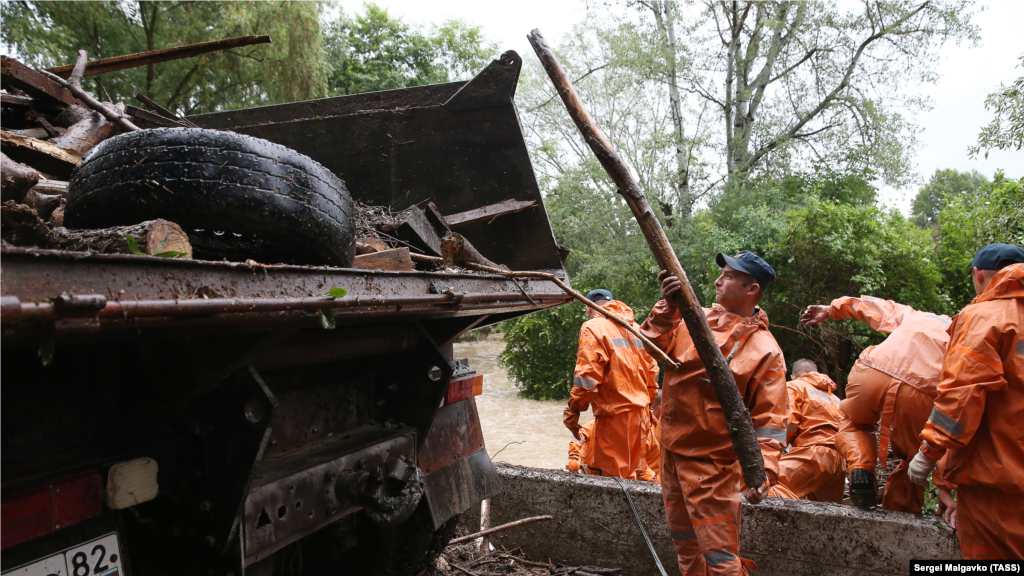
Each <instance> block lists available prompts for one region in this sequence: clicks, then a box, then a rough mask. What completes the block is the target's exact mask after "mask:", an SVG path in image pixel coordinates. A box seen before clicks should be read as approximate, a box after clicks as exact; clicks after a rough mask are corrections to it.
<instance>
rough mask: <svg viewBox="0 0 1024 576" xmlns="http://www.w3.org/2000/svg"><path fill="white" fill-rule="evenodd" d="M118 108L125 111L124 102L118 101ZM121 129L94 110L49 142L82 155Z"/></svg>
mask: <svg viewBox="0 0 1024 576" xmlns="http://www.w3.org/2000/svg"><path fill="white" fill-rule="evenodd" d="M116 108H117V109H118V111H119V112H124V104H121V103H118V104H117V106H116ZM120 131H121V127H120V126H118V125H117V124H115V123H113V122H110V121H108V120H107V119H106V118H105V117H103V115H102V114H100V113H99V112H93V113H92V114H89V115H88V116H86V117H85V119H84V120H82V121H80V122H78V123H76V124H74V125H73V126H71V127H70V128H68V129H67V130H65V131H64V133H63V134H61V135H60V136H57V137H56V138H53V139H51V140H50V141H49V142H50V144H53V145H54V146H56V147H58V148H63V149H64V150H67V151H68V152H71V153H73V154H77V155H79V156H81V155H83V154H85V153H86V152H87V151H89V149H90V148H92V147H93V146H95V145H97V144H99V143H100V142H102V141H104V140H106V139H107V138H110V137H111V136H114V135H115V134H117V133H119V132H120Z"/></svg>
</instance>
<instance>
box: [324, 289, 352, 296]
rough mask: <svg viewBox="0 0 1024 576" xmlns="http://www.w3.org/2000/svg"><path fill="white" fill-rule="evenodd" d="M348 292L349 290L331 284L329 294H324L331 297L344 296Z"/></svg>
mask: <svg viewBox="0 0 1024 576" xmlns="http://www.w3.org/2000/svg"><path fill="white" fill-rule="evenodd" d="M346 294H348V290H346V289H344V288H339V287H337V286H331V289H330V290H328V291H327V294H324V296H327V297H329V298H344V297H345V295H346Z"/></svg>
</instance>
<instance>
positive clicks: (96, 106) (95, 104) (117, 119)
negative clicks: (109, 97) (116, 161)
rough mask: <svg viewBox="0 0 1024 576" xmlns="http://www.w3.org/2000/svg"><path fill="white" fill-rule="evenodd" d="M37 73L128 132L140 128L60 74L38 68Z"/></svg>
mask: <svg viewBox="0 0 1024 576" xmlns="http://www.w3.org/2000/svg"><path fill="white" fill-rule="evenodd" d="M39 73H40V74H42V75H43V76H46V77H47V78H49V79H50V80H53V81H54V82H56V83H57V84H58V85H60V86H62V87H64V88H66V89H67V90H68V91H70V92H71V93H72V94H74V95H75V97H76V98H78V99H79V100H81V101H82V103H83V104H85V105H86V106H88V107H89V108H92V109H93V110H95V111H97V112H99V113H100V114H103V115H104V116H106V118H107V120H110V121H111V122H114V123H116V124H117V125H118V126H120V127H121V128H124V129H125V130H127V131H129V132H136V131H138V130H141V128H139V127H138V126H136V125H135V124H132V123H131V122H129V121H128V119H127V118H125V117H124V116H121V115H120V114H115V113H114V112H112V111H111V110H110V109H109V108H107V107H106V106H104V105H103V103H102V102H100V101H99V100H97V99H95V98H93V96H92V94H89V93H88V92H86V91H85V90H82V88H81V86H72V85H71V84H69V83H68V81H67V80H65V79H63V78H61V77H60V76H57V75H55V74H51V73H49V72H47V71H46V70H40V71H39Z"/></svg>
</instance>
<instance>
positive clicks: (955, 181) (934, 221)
mask: <svg viewBox="0 0 1024 576" xmlns="http://www.w3.org/2000/svg"><path fill="white" fill-rule="evenodd" d="M987 184H988V178H986V177H985V176H984V175H982V174H981V172H978V171H977V170H971V171H970V172H959V171H957V170H955V169H952V168H946V169H939V168H937V169H936V170H935V173H934V174H932V177H931V178H930V179H929V180H928V183H927V184H925V185H924V186H922V187H921V190H919V191H918V193H917V196H916V197H914V204H913V214H912V215H911V218H910V219H911V221H912V222H913V223H914V224H917V225H918V226H919V227H921V228H931V227H935V226H937V225H938V223H939V212H941V211H942V208H943V207H944V206H945V205H946V203H947V202H949V201H950V200H952V199H953V198H956V197H958V196H960V195H963V194H968V195H976V194H978V193H979V192H981V191H982V190H983V189H984V188H986V186H987Z"/></svg>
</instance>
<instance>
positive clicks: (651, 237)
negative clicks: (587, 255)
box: [527, 30, 767, 489]
mask: <svg viewBox="0 0 1024 576" xmlns="http://www.w3.org/2000/svg"><path fill="white" fill-rule="evenodd" d="M527 38H528V39H529V40H530V44H531V45H533V49H534V51H536V53H537V57H538V58H539V59H540V61H541V64H542V65H543V66H544V69H545V70H547V73H548V76H549V77H550V78H551V81H552V83H553V84H554V85H555V89H556V90H557V91H558V94H559V96H561V98H562V102H563V103H564V104H565V107H566V109H567V110H568V111H569V116H571V117H572V119H573V122H575V124H576V128H578V129H579V131H580V132H581V133H582V134H583V139H584V140H585V141H586V142H587V144H588V145H589V146H590V149H591V150H592V151H593V152H594V155H595V156H597V159H598V161H599V162H601V165H602V166H603V167H604V169H605V171H606V172H608V175H609V176H610V177H611V179H612V181H614V182H615V185H616V186H617V187H618V191H619V194H620V195H621V196H622V197H623V199H625V201H626V204H628V205H629V207H630V209H631V210H632V211H633V216H634V217H635V218H636V221H637V223H638V224H639V225H640V230H641V231H642V232H643V234H644V237H645V238H646V239H647V245H648V246H649V247H650V248H651V251H652V252H653V253H654V258H655V260H657V262H658V265H659V266H660V267H661V269H662V270H667V271H668V273H669V274H671V275H672V276H675V277H677V278H678V279H679V281H680V283H681V284H682V288H681V289H680V290H679V291H678V292H677V293H676V294H675V295H674V297H673V299H672V301H673V304H675V305H676V307H678V308H679V311H680V313H681V314H682V317H683V322H684V323H685V324H686V329H687V330H688V331H689V333H690V337H691V338H692V339H693V343H694V346H695V348H696V349H697V355H698V356H699V357H700V359H701V362H703V363H704V368H705V370H707V373H708V375H709V376H710V379H711V387H712V388H713V389H714V391H715V396H717V398H718V402H719V404H721V406H722V412H723V413H724V415H725V420H726V428H727V429H728V431H729V438H730V439H731V440H732V444H733V448H734V449H735V450H736V457H737V459H738V460H739V463H740V467H741V468H742V469H743V480H744V481H745V482H746V484H747V487H748V488H755V489H756V488H760V487H761V486H763V485H764V484H765V482H766V481H767V476H766V475H765V472H764V460H763V458H762V456H761V450H760V447H759V446H758V443H757V436H755V434H754V426H753V423H752V422H751V420H750V412H749V411H748V410H747V407H746V405H745V404H744V403H743V398H742V397H741V396H740V393H739V389H738V388H737V387H736V382H735V380H734V379H733V375H732V371H731V370H730V369H729V365H728V364H727V363H726V361H725V358H724V357H723V355H722V351H721V349H720V348H719V347H718V343H717V342H716V341H715V338H714V336H713V335H712V334H711V328H710V327H709V326H708V321H707V318H706V317H705V316H704V312H703V310H702V309H701V305H700V301H699V300H697V295H696V294H695V293H694V291H693V287H692V286H691V285H690V281H689V279H688V278H687V276H686V271H685V270H683V267H682V265H681V264H680V263H679V259H678V258H677V257H676V254H675V251H674V250H673V249H672V245H671V244H670V243H669V241H668V238H667V237H666V236H665V231H664V230H663V229H662V228H661V223H660V222H659V221H658V217H657V216H656V215H655V214H654V210H652V209H651V206H650V204H649V203H648V201H647V197H646V196H645V195H644V192H643V190H641V189H640V187H639V186H638V185H637V183H636V181H635V180H633V177H632V175H631V174H630V173H629V169H628V168H627V167H626V164H625V162H623V161H622V158H620V157H619V154H618V152H616V151H615V146H614V145H613V144H612V143H611V141H610V140H609V139H608V137H607V136H606V135H605V134H604V132H603V131H602V130H601V129H600V128H599V127H598V126H597V122H596V121H594V118H593V116H591V115H590V112H589V111H587V108H586V106H584V104H583V101H582V100H581V99H580V96H579V94H577V93H576V89H575V87H574V86H573V84H572V80H570V79H569V77H568V75H566V73H565V70H564V69H563V68H562V65H561V63H559V61H558V58H557V57H556V56H555V53H554V52H553V51H552V50H551V48H550V47H549V46H548V44H547V41H545V40H544V37H543V36H541V34H540V31H539V30H534V31H532V32H530V34H529V35H528V36H527Z"/></svg>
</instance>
